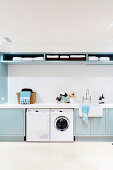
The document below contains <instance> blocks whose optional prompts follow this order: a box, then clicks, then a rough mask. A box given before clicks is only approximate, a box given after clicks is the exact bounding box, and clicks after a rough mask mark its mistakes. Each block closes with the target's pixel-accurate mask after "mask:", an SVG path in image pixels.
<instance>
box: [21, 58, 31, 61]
mask: <svg viewBox="0 0 113 170" xmlns="http://www.w3.org/2000/svg"><path fill="white" fill-rule="evenodd" d="M22 60H25V61H31V60H33V58H30V57H25V58H22Z"/></svg>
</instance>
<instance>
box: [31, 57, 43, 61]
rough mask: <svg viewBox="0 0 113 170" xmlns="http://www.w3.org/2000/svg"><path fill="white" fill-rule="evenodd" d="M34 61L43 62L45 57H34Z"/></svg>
mask: <svg viewBox="0 0 113 170" xmlns="http://www.w3.org/2000/svg"><path fill="white" fill-rule="evenodd" d="M33 60H38V61H39V60H41V61H42V60H44V57H34V58H33Z"/></svg>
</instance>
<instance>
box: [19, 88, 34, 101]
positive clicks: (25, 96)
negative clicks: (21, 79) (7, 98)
mask: <svg viewBox="0 0 113 170" xmlns="http://www.w3.org/2000/svg"><path fill="white" fill-rule="evenodd" d="M16 94H17V99H18V104H34V103H35V102H36V92H33V91H32V89H27V88H25V89H22V90H21V92H18V93H16Z"/></svg>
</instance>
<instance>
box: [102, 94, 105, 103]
mask: <svg viewBox="0 0 113 170" xmlns="http://www.w3.org/2000/svg"><path fill="white" fill-rule="evenodd" d="M104 102H105V100H104V95H103V94H102V104H104Z"/></svg>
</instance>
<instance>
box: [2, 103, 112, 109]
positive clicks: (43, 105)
mask: <svg viewBox="0 0 113 170" xmlns="http://www.w3.org/2000/svg"><path fill="white" fill-rule="evenodd" d="M91 106H95V107H101V108H113V103H105V104H100V105H99V104H91ZM79 107H80V104H79V103H75V104H70V103H60V104H57V103H38V104H27V105H25V104H10V103H5V104H0V108H79Z"/></svg>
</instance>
